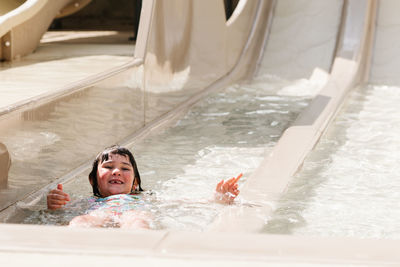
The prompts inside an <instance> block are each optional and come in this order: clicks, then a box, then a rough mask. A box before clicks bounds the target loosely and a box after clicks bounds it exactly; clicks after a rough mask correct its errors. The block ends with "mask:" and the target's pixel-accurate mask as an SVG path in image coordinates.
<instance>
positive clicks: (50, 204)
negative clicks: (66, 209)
mask: <svg viewBox="0 0 400 267" xmlns="http://www.w3.org/2000/svg"><path fill="white" fill-rule="evenodd" d="M62 190H63V188H62V184H58V185H57V189H53V190H51V191H50V192H49V193H48V194H47V208H48V209H49V210H56V209H59V208H62V207H63V206H64V205H65V204H67V202H68V201H70V200H71V199H70V197H69V195H68V194H67V193H65V192H63V191H62Z"/></svg>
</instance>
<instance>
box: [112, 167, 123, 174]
mask: <svg viewBox="0 0 400 267" xmlns="http://www.w3.org/2000/svg"><path fill="white" fill-rule="evenodd" d="M112 174H113V175H121V171H120V169H119V168H115V169H113V172H112Z"/></svg>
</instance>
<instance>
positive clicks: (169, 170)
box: [24, 76, 312, 231]
mask: <svg viewBox="0 0 400 267" xmlns="http://www.w3.org/2000/svg"><path fill="white" fill-rule="evenodd" d="M261 80H263V83H264V88H263V89H262V88H261V87H260V86H259V85H260V84H261ZM290 84H293V82H288V81H283V80H280V79H276V78H271V77H268V76H266V77H264V78H262V79H261V78H259V79H258V80H256V82H254V83H253V84H242V85H240V86H239V85H235V86H232V87H229V88H226V89H225V90H223V91H220V92H216V93H212V94H211V95H210V96H209V97H207V98H205V99H204V100H202V101H201V102H199V103H198V104H196V105H195V106H194V107H193V108H191V110H190V111H189V112H188V113H187V114H186V116H185V117H184V118H183V119H181V120H179V121H178V122H177V123H176V124H175V125H174V126H173V127H171V128H169V129H167V130H165V131H163V132H161V133H157V134H153V135H151V136H150V137H148V138H146V139H145V140H143V141H141V142H140V143H137V144H135V145H134V146H133V147H130V148H131V149H132V151H133V154H134V155H135V158H136V161H137V163H138V166H139V171H140V174H141V177H142V181H143V184H142V185H143V188H144V189H145V190H147V191H150V192H151V193H152V194H151V196H149V197H148V198H149V204H150V205H147V206H146V208H145V209H147V210H148V211H150V212H151V213H152V214H154V219H155V222H154V227H155V228H157V229H163V228H168V229H180V230H194V231H198V230H200V231H201V230H203V229H204V228H206V227H207V225H208V224H209V223H211V222H212V221H213V219H214V217H215V216H216V214H217V213H218V212H219V211H220V210H221V208H223V206H222V205H219V204H215V203H213V202H212V201H211V202H210V200H211V199H212V197H213V192H214V190H215V186H216V184H217V182H218V181H219V180H220V179H223V178H230V177H233V176H236V175H237V174H239V173H243V174H244V177H248V176H249V175H250V173H251V172H252V171H253V170H254V169H255V168H256V167H257V166H258V165H259V163H260V161H261V160H262V159H263V158H264V156H265V155H266V154H267V153H268V152H269V150H270V148H271V147H273V146H274V144H275V143H276V141H277V140H278V138H279V137H280V135H281V134H282V132H283V131H284V130H285V129H286V128H287V127H288V125H289V124H290V123H291V122H292V121H293V120H294V119H295V118H296V117H297V114H298V113H299V112H300V111H301V110H302V109H304V108H305V107H306V106H307V105H308V102H309V97H304V96H303V97H299V96H287V95H286V96H285V95H279V90H281V89H282V88H283V87H285V86H288V85H290ZM310 86H312V84H310ZM244 181H245V178H243V180H242V181H241V182H240V183H243V182H244ZM65 190H66V191H67V192H69V193H71V194H72V198H74V199H77V198H82V197H87V196H90V195H91V188H90V186H89V183H88V180H87V174H82V175H80V176H79V177H77V179H75V180H74V181H73V182H71V183H69V184H66V185H65ZM79 212H82V210H70V211H67V212H66V214H65V216H64V219H63V220H60V219H59V218H60V216H61V217H62V213H63V212H56V213H57V214H58V215H60V216H53V212H47V211H39V212H35V213H34V214H33V215H31V216H30V217H29V218H28V219H26V220H25V221H24V223H45V224H66V223H67V222H68V220H69V219H70V218H72V217H73V216H74V215H76V214H79Z"/></svg>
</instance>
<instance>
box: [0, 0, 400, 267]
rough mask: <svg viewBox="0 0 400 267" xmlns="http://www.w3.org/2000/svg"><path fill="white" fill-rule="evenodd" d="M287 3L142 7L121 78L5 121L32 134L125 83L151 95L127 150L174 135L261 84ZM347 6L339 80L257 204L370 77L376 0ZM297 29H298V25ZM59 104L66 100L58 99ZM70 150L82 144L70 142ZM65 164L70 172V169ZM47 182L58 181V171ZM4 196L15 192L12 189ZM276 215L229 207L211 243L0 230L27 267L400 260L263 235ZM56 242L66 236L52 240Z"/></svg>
mask: <svg viewBox="0 0 400 267" xmlns="http://www.w3.org/2000/svg"><path fill="white" fill-rule="evenodd" d="M319 2H320V1H319ZM338 2H341V1H338ZM284 3H285V1H243V0H242V1H239V4H238V6H237V8H236V9H235V11H234V13H233V15H232V17H231V18H230V19H228V21H226V20H225V17H224V16H221V14H224V12H223V5H222V2H221V3H220V4H218V5H217V7H216V8H214V9H212V10H211V9H209V6H213V7H215V2H214V1H178V0H176V1H173V2H169V5H168V6H167V5H165V3H164V2H162V1H148V2H144V6H143V10H142V18H141V25H140V29H139V36H138V43H137V46H136V50H135V58H134V60H133V61H132V62H130V63H129V64H126V65H125V66H122V67H119V68H115V69H113V70H112V71H110V72H108V73H107V75H101V76H96V77H88V79H85V80H84V81H83V82H82V84H79V86H77V85H75V87H74V90H68V91H70V92H68V93H67V92H65V91H64V92H63V93H62V94H60V93H59V92H58V94H57V95H49V96H47V97H46V101H44V100H43V102H40V101H38V103H37V105H39V104H41V105H42V107H41V108H39V107H36V106H35V105H31V106H29V108H27V107H19V108H16V109H15V110H13V111H12V112H13V114H6V115H7V116H4V118H6V119H8V121H6V119H3V120H2V125H6V123H8V125H10V126H11V127H14V126H16V125H20V124H23V123H24V121H23V120H24V117H25V118H27V117H29V116H30V117H31V118H32V117H33V118H35V116H37V118H39V116H38V115H35V114H39V113H41V114H42V117H41V119H42V118H43V117H44V118H46V110H54V109H55V106H56V104H57V103H61V101H63V100H66V99H68V98H69V97H76V96H77V95H84V94H89V95H90V90H93V89H91V88H93V87H94V86H96V87H99V88H103V89H104V88H105V89H106V90H111V88H114V87H115V85H116V84H117V83H118V84H121V83H123V84H124V85H127V86H128V87H132V88H133V87H137V86H138V85H139V86H141V87H142V88H145V92H141V91H140V90H139V91H137V90H134V93H135V94H137V95H136V96H135V99H139V101H138V102H137V104H138V109H137V110H136V112H137V113H136V115H137V117H140V118H141V119H140V121H137V122H136V124H135V125H134V126H132V128H130V129H128V132H134V134H132V135H129V133H127V136H126V139H125V140H131V139H132V138H141V137H143V136H145V135H146V134H147V133H149V132H151V131H155V130H156V129H157V128H160V127H164V126H168V125H169V123H170V121H173V120H174V119H176V118H177V117H179V116H180V115H181V114H182V113H184V112H185V111H186V110H187V108H188V107H190V106H191V105H192V104H193V103H195V102H196V101H197V100H198V99H200V98H202V97H203V96H204V95H205V94H206V93H207V92H209V91H213V90H216V89H217V88H220V87H223V86H226V85H228V84H231V83H233V82H237V81H240V80H242V79H246V78H249V77H251V76H252V75H253V74H254V72H255V71H256V70H257V67H258V66H259V62H260V61H261V57H260V51H263V52H264V54H266V55H267V54H268V53H269V51H270V50H268V44H271V43H272V42H273V41H274V40H273V39H272V37H271V36H273V35H272V34H273V31H274V28H273V21H274V19H275V18H278V17H279V16H282V17H283V18H285V16H284V15H282V14H281V13H279V12H278V11H279V10H280V9H279V8H281V7H282V6H280V5H279V4H281V5H282V4H284ZM303 3H304V2H303ZM304 4H305V3H304ZM342 7H343V8H342V9H341V12H340V19H339V22H340V23H339V26H338V34H337V37H336V39H335V40H336V42H335V44H334V47H333V49H332V50H333V51H332V54H333V56H332V60H331V61H332V62H331V64H328V65H327V66H324V68H325V69H326V71H327V72H329V78H328V81H327V83H326V85H325V86H324V87H323V88H322V90H321V91H319V92H318V93H317V95H316V96H315V98H314V100H313V101H312V102H311V104H310V105H309V106H308V108H307V109H306V110H305V111H304V112H302V113H301V114H300V116H299V117H298V118H297V120H296V121H295V123H294V124H293V125H292V126H291V127H289V128H288V129H287V130H286V131H285V132H284V133H283V135H282V136H281V138H280V140H279V142H278V143H277V145H276V146H275V147H274V148H273V151H272V153H271V154H270V155H269V156H268V157H267V158H266V159H265V160H264V162H263V163H262V164H261V165H260V167H259V168H258V169H257V170H256V171H255V172H254V174H253V175H252V176H251V177H250V178H249V179H248V181H247V182H246V184H245V185H244V188H243V190H242V194H243V195H244V197H245V198H246V199H248V200H251V201H253V202H254V203H262V202H263V201H264V202H265V199H259V197H265V195H266V193H267V195H268V194H271V195H276V194H281V193H283V192H285V189H286V187H287V184H288V182H289V181H290V179H291V178H292V177H293V175H294V174H295V173H296V171H297V170H298V169H299V167H300V166H301V164H302V162H303V160H304V158H305V157H306V155H307V154H308V152H309V151H310V150H312V148H313V147H314V146H315V144H316V143H317V142H318V140H319V138H320V137H321V135H322V134H323V133H324V131H325V130H326V128H327V127H328V125H329V123H330V122H331V121H332V119H333V118H334V117H335V115H336V113H337V112H338V110H339V108H340V107H341V105H342V104H343V101H344V99H345V98H346V95H347V93H348V92H349V90H351V89H352V88H354V86H356V85H357V84H360V83H363V82H365V81H367V80H368V79H369V65H370V60H371V48H372V45H373V42H374V27H375V21H376V14H377V9H378V7H377V1H357V0H353V1H344V2H343V6H342ZM182 9H183V10H186V11H187V12H179V14H177V11H176V10H182ZM204 14H207V20H205V19H204ZM212 18H215V20H213V19H212ZM288 21H289V22H287V23H289V24H290V20H288ZM179 25H181V26H182V27H179ZM194 33H196V34H194ZM269 38H271V39H269ZM204 40H206V42H204ZM199 44H202V45H199ZM216 47H218V48H220V49H217V50H218V53H215V49H216ZM297 53H299V52H297ZM299 56H300V55H299ZM282 68H283V69H284V67H282ZM299 69H302V68H299ZM275 70H276V69H275ZM142 75H143V76H142ZM78 87H79V88H78ZM182 88H185V90H182ZM85 90H86V91H85ZM74 94H75V95H74ZM171 94H172V95H173V96H174V98H173V101H170V100H168V101H166V100H165V99H166V95H171ZM59 97H63V98H64V99H63V100H62V99H61V100H60V99H59ZM135 101H137V100H135ZM35 109H36V110H35ZM38 120H40V119H38ZM25 123H26V121H25ZM116 138H117V139H116V140H115V139H114V140H107V142H110V143H112V142H115V141H118V140H122V139H121V138H122V137H121V136H117V137H116ZM300 140H301V141H300ZM80 141H81V140H80ZM82 142H85V140H82ZM86 142H87V140H86ZM66 144H67V145H71V146H72V145H73V144H72V142H70V143H68V142H66ZM100 145H103V144H100ZM64 148H65V149H68V147H64ZM70 149H71V151H72V152H74V151H76V148H74V147H70ZM98 149H99V144H95V145H93V146H91V147H85V150H86V151H90V152H87V153H86V154H85V155H76V157H77V161H76V162H73V163H71V166H69V168H73V166H75V165H76V164H77V162H82V161H84V160H85V157H87V155H89V154H92V153H95V151H97V150H98ZM71 151H70V152H69V153H71ZM52 153H54V152H52ZM53 155H54V154H53ZM58 156H59V155H58ZM67 156H69V155H67ZM79 157H80V158H79ZM67 158H68V157H67ZM65 163H66V164H67V165H68V164H69V163H68V162H67V161H65ZM86 165H87V164H84V165H82V166H81V167H79V168H77V169H74V170H73V171H70V172H69V173H67V174H66V175H65V174H64V173H65V170H60V171H59V173H61V176H62V175H63V174H64V176H62V179H64V180H65V179H68V177H69V176H74V175H75V174H76V173H78V172H80V171H81V170H84V169H85V168H86V167H87V166H86ZM63 171H64V173H63ZM46 175H49V176H50V175H52V173H48V174H46ZM59 181H60V180H56V181H46V183H50V185H49V187H43V185H39V186H37V187H36V188H33V190H31V191H28V192H27V191H25V192H23V193H22V194H21V195H23V197H22V198H19V199H17V198H15V197H14V198H13V197H11V194H10V195H8V196H7V198H6V200H7V199H11V201H9V202H7V201H2V204H3V206H2V210H3V212H2V215H1V217H2V220H3V221H7V217H8V216H10V214H14V213H15V209H16V205H15V202H16V201H20V202H19V204H20V205H23V204H26V205H29V203H30V202H33V201H35V199H37V196H38V194H42V193H43V192H45V191H46V190H48V188H50V187H51V186H53V187H54V184H55V183H57V182H59ZM21 192H22V191H21ZM2 193H3V194H7V192H5V191H3V192H2ZM270 212H271V206H269V205H265V206H259V205H255V206H249V207H242V208H240V209H238V208H237V207H235V206H232V207H228V208H227V209H226V212H224V213H222V214H221V216H220V218H219V219H218V220H216V221H215V222H214V224H213V225H212V226H211V227H210V231H208V232H205V233H193V232H189V233H188V232H173V231H152V232H140V233H136V232H130V233H126V232H121V231H102V230H101V229H87V230H86V229H80V230H72V229H67V228H63V227H49V226H46V227H44V228H43V227H39V226H26V225H14V224H3V225H1V228H0V231H1V232H2V241H3V242H1V244H0V247H1V253H2V254H3V255H5V256H9V254H11V253H10V251H12V254H13V255H14V256H13V257H14V258H13V260H14V261H15V260H17V261H18V259H15V257H16V256H15V255H24V257H25V259H26V258H30V257H33V256H32V255H34V254H30V255H27V252H31V253H36V255H37V253H38V252H40V251H41V252H43V251H46V252H47V253H48V254H47V256H46V255H44V254H39V255H40V256H38V258H40V259H39V260H41V261H42V263H43V262H50V256H49V255H55V254H57V255H59V257H64V258H65V260H66V261H68V262H70V263H74V262H75V261H78V260H79V261H80V263H82V262H89V261H90V260H91V259H92V258H91V257H98V256H99V255H110V253H111V254H113V256H109V257H108V258H107V257H105V258H106V259H104V260H105V261H107V260H111V259H112V258H113V257H116V258H118V259H119V260H124V259H122V258H123V257H125V260H126V259H129V260H132V258H133V257H134V258H135V260H136V261H137V262H138V263H143V264H145V263H147V264H148V263H154V264H155V263H159V264H165V263H167V264H172V263H173V264H175V265H184V264H187V261H188V260H190V262H191V263H195V264H204V262H205V259H206V258H207V261H208V262H210V261H211V262H215V263H216V262H219V263H221V262H222V263H223V264H226V265H228V264H229V265H230V266H231V265H235V264H243V263H244V262H246V264H253V265H257V264H263V266H265V265H267V266H268V265H271V266H274V265H276V264H285V265H287V266H296V265H297V264H299V263H302V264H304V265H311V264H319V265H324V264H329V265H334V266H335V265H338V266H340V265H343V264H349V263H350V264H356V265H357V264H364V265H385V264H395V265H396V264H398V263H399V261H400V259H399V256H398V255H397V253H396V248H397V247H398V241H395V240H360V239H356V238H331V239H324V238H314V237H291V236H270V235H263V234H255V233H256V232H258V230H259V229H260V228H261V227H262V225H263V223H264V222H263V221H262V220H263V218H265V216H267V215H268V214H269V213H270ZM260 214H261V215H262V216H259V215H260ZM260 217H261V219H260ZM43 230H45V231H43ZM44 232H45V233H44ZM26 236H30V237H31V240H32V239H33V240H36V241H38V242H40V248H37V247H32V245H31V241H30V240H26ZM55 236H57V237H56V238H54V237H55ZM74 237H79V240H81V241H80V247H79V248H76V245H75V244H74V242H73V239H74ZM102 240H110V242H112V241H115V242H114V243H113V244H115V246H113V248H112V249H111V251H110V249H108V250H106V249H105V248H104V246H102V245H101V244H102V242H101V241H102ZM131 240H135V243H134V244H132V242H131ZM67 251H68V253H69V254H68V256H70V255H71V254H73V255H76V258H71V257H70V258H67V254H66V253H67ZM82 251H85V252H86V256H84V255H82ZM78 254H79V255H80V256H77V255H78ZM127 256H128V257H127ZM21 258H22V257H21ZM32 259H33V258H32ZM249 261H251V262H250V263H249Z"/></svg>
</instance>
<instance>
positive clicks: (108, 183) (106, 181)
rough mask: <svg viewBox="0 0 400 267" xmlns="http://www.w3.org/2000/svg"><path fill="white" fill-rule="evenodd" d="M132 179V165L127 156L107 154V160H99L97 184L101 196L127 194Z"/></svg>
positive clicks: (129, 190) (130, 188)
mask: <svg viewBox="0 0 400 267" xmlns="http://www.w3.org/2000/svg"><path fill="white" fill-rule="evenodd" d="M133 180H134V174H133V167H132V165H131V163H130V161H129V158H128V156H125V155H119V154H109V158H108V160H106V161H103V162H99V165H98V168H97V185H98V189H99V192H100V194H101V196H102V197H108V196H111V195H117V194H129V193H130V192H131V190H132V184H133Z"/></svg>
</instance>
